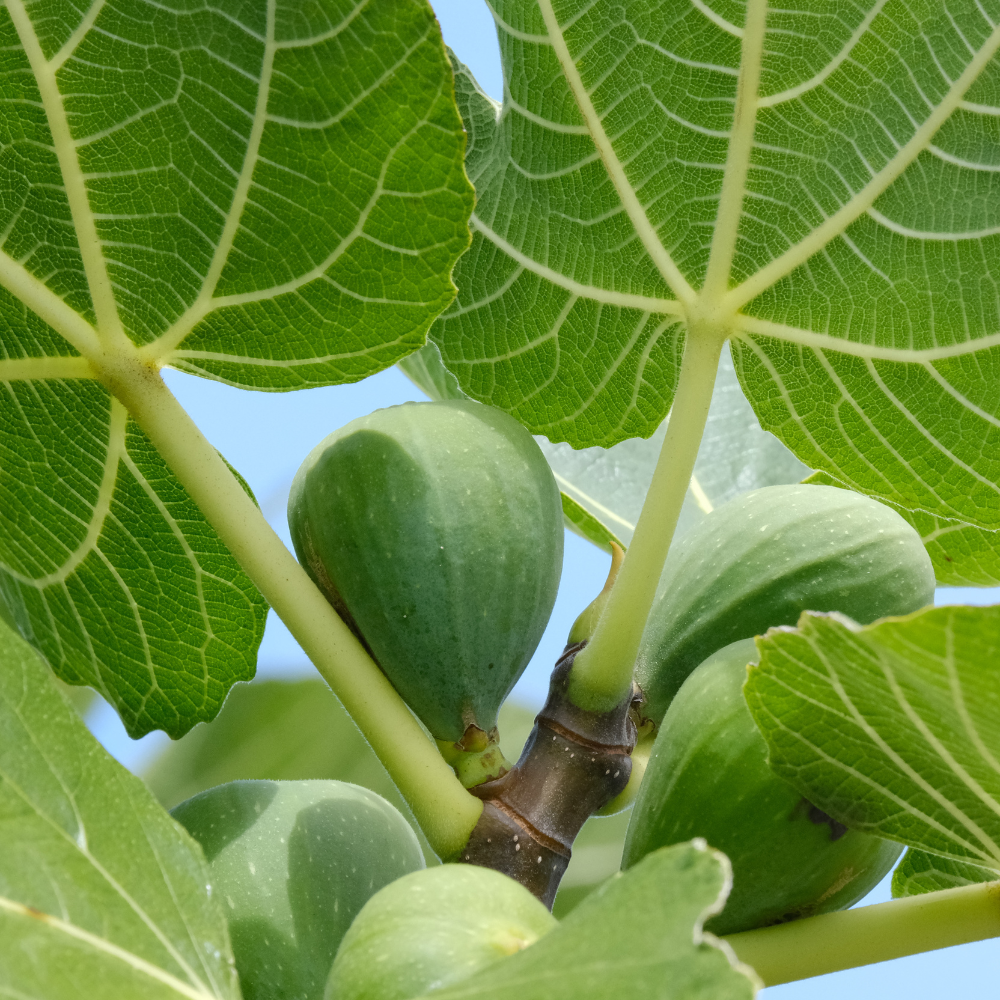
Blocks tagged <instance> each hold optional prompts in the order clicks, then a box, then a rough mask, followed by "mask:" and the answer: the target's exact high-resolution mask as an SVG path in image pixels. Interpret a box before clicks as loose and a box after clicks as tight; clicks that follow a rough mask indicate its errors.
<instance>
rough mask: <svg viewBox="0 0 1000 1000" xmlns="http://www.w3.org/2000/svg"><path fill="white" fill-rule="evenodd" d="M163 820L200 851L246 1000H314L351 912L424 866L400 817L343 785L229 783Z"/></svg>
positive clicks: (374, 799) (366, 793)
mask: <svg viewBox="0 0 1000 1000" xmlns="http://www.w3.org/2000/svg"><path fill="white" fill-rule="evenodd" d="M172 815H173V817H174V819H176V820H177V821H178V822H179V823H180V824H181V825H182V826H183V827H184V828H185V829H186V830H187V831H188V833H190V834H191V836H192V837H194V839H195V840H197V841H198V842H199V843H200V844H201V847H202V850H203V851H204V852H205V857H206V859H207V860H208V867H209V871H210V872H211V877H212V891H213V893H215V895H216V896H217V897H218V899H219V902H220V904H221V906H222V910H223V912H224V913H225V914H226V917H227V919H228V922H229V935H230V937H231V939H232V942H233V954H234V956H235V958H236V969H237V971H238V972H239V975H240V984H241V986H242V990H243V998H244V1000H274V998H278V997H281V998H285V997H287V998H289V1000H291V998H293V997H294V998H296V1000H319V998H320V997H322V996H323V988H324V984H325V983H326V979H327V976H328V974H329V972H330V966H331V965H332V963H333V958H334V955H336V953H337V947H338V946H339V944H340V940H341V938H342V937H343V936H344V933H345V932H346V931H347V928H348V927H349V926H350V924H351V921H352V920H353V919H354V916H355V914H357V913H358V911H359V910H360V909H361V908H362V906H364V904H365V902H367V900H368V898H369V897H370V896H371V895H372V894H373V893H375V892H377V891H378V890H379V889H381V888H382V887H383V886H384V885H387V884H388V883H390V882H392V881H393V880H394V879H397V878H399V877H400V876H401V875H406V874H408V873H410V872H413V871H416V870H417V869H420V868H423V866H424V859H423V855H422V853H421V851H420V845H419V843H418V842H417V838H416V836H415V835H414V833H413V830H412V829H411V828H410V825H409V824H408V823H407V822H406V820H405V819H403V817H402V816H401V815H400V813H399V812H398V811H397V810H396V809H395V808H394V807H393V806H391V805H390V804H389V803H388V802H386V801H385V799H383V798H382V797H381V796H379V795H376V794H375V793H374V792H370V791H368V789H366V788H360V787H359V786H357V785H349V784H347V783H346V782H343V781H233V782H230V783H229V784H227V785H219V786H218V787H217V788H210V789H209V790H208V791H206V792H201V793H200V794H199V795H195V796H194V797H193V798H190V799H188V800H187V801H185V802H182V803H181V804H180V805H178V806H176V807H175V808H174V809H173V810H172Z"/></svg>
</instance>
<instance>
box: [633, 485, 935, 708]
mask: <svg viewBox="0 0 1000 1000" xmlns="http://www.w3.org/2000/svg"><path fill="white" fill-rule="evenodd" d="M933 599H934V568H933V566H932V565H931V560H930V557H929V556H928V555H927V551H926V550H925V549H924V546H923V543H922V542H921V541H920V537H919V536H918V535H917V533H916V532H915V531H914V530H913V528H912V527H910V525H909V524H907V523H906V521H904V520H903V518H901V517H900V516H899V515H898V514H897V513H896V512H895V511H894V510H892V509H891V508H889V507H886V506H885V505H884V504H881V503H879V502H878V501H876V500H872V499H871V498H870V497H865V496H862V495H861V494H859V493H854V492H852V491H850V490H841V489H837V488H835V487H832V486H807V485H803V484H796V485H793V486H768V487H765V488H764V489H760V490H754V491H753V492H752V493H746V494H744V495H743V496H740V497H737V498H736V499H735V500H731V501H730V502H729V503H727V504H724V505H723V506H721V507H719V508H717V509H716V510H714V511H713V512H712V513H711V514H709V516H708V517H706V518H705V520H704V521H702V522H701V523H700V524H699V525H698V526H697V527H695V528H693V529H692V530H691V531H689V532H688V533H687V534H686V535H684V536H683V537H681V538H680V539H678V541H677V542H675V543H674V545H673V546H672V547H671V549H670V555H669V556H668V558H667V563H666V565H665V566H664V568H663V575H662V576H661V577H660V585H659V588H658V590H657V595H656V600H655V602H654V604H653V608H652V610H651V611H650V615H649V621H648V623H647V625H646V631H645V633H644V634H643V638H642V645H641V647H640V650H639V659H638V662H637V664H636V681H637V682H638V683H639V686H640V687H641V688H642V690H643V693H644V694H645V696H646V699H647V704H646V706H645V708H644V712H645V714H646V715H647V716H648V717H649V718H651V719H653V720H654V721H655V722H659V720H660V719H662V718H663V713H664V712H665V711H666V709H667V706H668V705H669V704H670V701H671V699H672V698H673V697H674V695H675V694H676V693H677V690H678V689H679V688H680V686H681V684H682V683H684V679H685V678H686V677H687V676H688V674H690V673H691V671H692V670H694V668H695V667H696V666H697V665H698V664H699V663H701V662H702V660H704V659H706V658H707V657H708V656H710V655H711V654H712V653H714V652H715V651H716V650H718V649H721V648H722V647H723V646H725V645H728V644H729V643H731V642H735V641H736V640H738V639H746V638H749V637H751V636H754V635H760V634H763V633H764V632H766V631H767V630H768V629H769V628H773V627H776V626H778V625H794V624H795V623H796V622H797V621H798V618H799V615H801V614H802V612H803V611H840V612H842V613H843V614H846V615H847V616H848V617H850V618H853V619H854V620H855V621H857V622H860V623H861V624H863V625H867V624H869V623H871V622H873V621H875V619H877V618H884V617H886V616H888V615H905V614H909V613H910V612H912V611H916V610H917V609H918V608H921V607H923V606H924V605H926V604H930V603H931V602H932V601H933Z"/></svg>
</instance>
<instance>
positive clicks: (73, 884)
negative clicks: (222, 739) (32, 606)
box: [0, 622, 240, 1000]
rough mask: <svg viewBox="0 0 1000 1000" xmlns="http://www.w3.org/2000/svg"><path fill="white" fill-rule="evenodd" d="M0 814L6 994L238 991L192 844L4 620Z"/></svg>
mask: <svg viewBox="0 0 1000 1000" xmlns="http://www.w3.org/2000/svg"><path fill="white" fill-rule="evenodd" d="M0 815H2V816H3V850H2V851H0V941H2V942H3V945H2V946H0V983H2V984H3V985H2V988H0V991H2V992H3V993H4V994H5V995H8V996H19V997H28V996H32V997H45V1000H77V998H79V997H83V996H93V997H97V996H100V997H107V998H118V997H128V998H129V1000H166V998H176V997H186V998H188V1000H238V998H239V996H240V991H239V986H238V985H237V981H236V974H235V971H234V969H233V957H232V951H231V949H230V945H229V936H228V934H227V931H226V923H225V920H224V918H223V915H222V912H221V910H220V908H219V905H218V903H217V901H216V900H215V899H213V898H212V893H211V890H210V887H209V882H210V879H209V875H208V868H207V866H206V864H205V860H204V857H203V855H202V852H201V851H200V850H199V849H198V847H197V845H196V844H195V842H194V841H193V840H192V839H191V838H190V837H188V836H187V834H185V833H184V831H183V830H182V829H181V828H180V826H178V824H176V823H175V822H174V821H173V820H171V819H170V817H169V816H168V815H167V814H166V813H165V812H164V811H163V809H162V808H161V807H160V806H159V805H157V803H156V800H155V799H154V798H153V796H152V795H151V794H150V792H149V790H148V789H147V788H146V786H145V785H144V784H143V783H142V782H141V781H140V780H139V779H138V778H136V777H134V776H133V775H131V774H129V773H128V771H126V770H125V768H123V767H122V766H121V765H120V764H118V763H117V762H115V761H114V760H112V759H111V757H109V756H108V754H107V753H106V752H105V751H104V750H103V749H102V748H101V747H100V745H99V744H98V743H97V741H96V740H95V739H94V737H93V736H91V735H90V733H88V732H87V729H86V727H85V726H84V724H83V722H82V721H81V720H80V718H79V716H78V715H77V712H76V710H75V709H74V708H73V706H72V704H71V703H70V702H69V700H68V699H67V698H65V697H64V696H63V695H62V694H61V693H60V691H59V688H58V686H57V682H56V681H55V679H54V678H53V677H52V675H51V673H50V672H49V670H48V669H47V668H46V667H45V666H44V665H43V664H42V663H41V662H40V660H39V658H38V656H37V655H36V654H35V653H34V652H33V651H32V649H31V648H30V647H29V646H28V645H27V643H25V642H24V641H23V640H21V639H19V638H17V637H16V636H15V635H14V634H13V633H12V632H11V631H10V630H9V629H8V628H7V626H5V625H4V624H3V623H2V622H0Z"/></svg>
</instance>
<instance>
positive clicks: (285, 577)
mask: <svg viewBox="0 0 1000 1000" xmlns="http://www.w3.org/2000/svg"><path fill="white" fill-rule="evenodd" d="M102 360H103V362H104V363H103V364H99V369H100V371H101V374H102V376H103V381H104V383H105V384H106V385H107V386H108V387H109V388H110V389H111V391H112V392H113V393H114V394H115V395H116V396H117V397H118V399H120V400H121V402H122V403H124V404H125V406H126V407H127V408H128V410H129V412H130V413H131V414H132V416H133V417H134V418H135V420H136V421H137V422H138V424H139V426H140V427H142V429H143V430H144V431H145V432H146V434H147V435H148V436H149V438H150V439H151V440H152V442H153V444H154V445H155V446H156V448H157V450H158V451H159V453H160V454H161V455H162V456H163V458H164V460H165V461H166V462H167V464H168V465H169V466H170V468H171V469H172V470H173V472H174V474H175V475H176V476H177V478H178V479H179V480H180V481H181V483H182V484H183V485H184V488H185V489H186V490H187V491H188V493H189V494H190V495H191V497H192V499H193V500H194V501H195V503H196V504H197V505H198V506H199V508H200V509H201V511H202V513H203V514H204V515H205V517H206V518H207V520H208V523H209V524H211V525H212V527H213V528H214V529H215V531H216V532H217V533H218V535H219V537H220V538H221V539H222V541H223V542H224V543H225V545H226V546H227V547H228V548H229V551H230V552H232V554H233V556H234V557H235V558H236V560H237V561H238V562H239V564H240V565H241V566H242V567H243V569H244V570H245V571H246V573H247V575H248V576H249V577H250V579H251V580H252V581H253V582H254V584H255V585H256V586H257V588H258V589H259V590H260V592H261V593H262V594H263V595H264V597H265V598H266V599H267V601H268V602H269V603H270V605H271V607H272V608H274V610H275V611H276V612H277V613H278V615H279V616H280V617H281V619H282V621H283V622H284V623H285V624H286V625H287V626H288V628H289V631H290V632H291V633H292V635H294V636H295V638H296V639H297V640H298V642H299V645H300V646H301V647H302V648H303V650H305V652H306V655H307V656H308V657H309V658H310V660H312V662H313V663H314V664H315V666H316V669H317V670H318V671H319V672H320V674H322V675H323V677H324V679H325V680H326V682H327V683H328V684H329V685H330V687H331V688H332V689H333V692H334V694H336V696H337V697H338V698H339V699H340V701H341V702H342V703H343V705H344V708H346V709H347V711H348V712H349V713H350V715H351V717H352V718H353V719H354V721H355V723H357V725H358V728H359V729H360V730H361V732H362V733H363V734H364V736H365V738H366V739H367V740H368V742H369V743H370V744H371V745H372V749H373V750H374V751H375V753H376V755H377V756H378V758H379V760H380V761H381V762H382V764H383V765H384V766H385V768H386V770H387V771H388V772H389V774H390V775H391V776H392V779H393V781H395V782H396V784H397V785H398V786H399V789H400V791H401V792H402V793H403V796H404V798H405V799H406V801H407V802H408V803H409V806H410V808H411V809H412V810H413V813H414V815H415V816H416V819H417V822H418V823H419V824H420V826H421V828H422V829H423V831H424V833H425V834H426V835H427V839H428V841H430V844H431V846H432V847H433V848H434V850H435V851H436V852H437V853H438V854H439V855H440V856H441V857H442V858H451V857H454V856H456V855H457V854H458V852H459V851H460V850H461V849H462V847H463V846H464V845H465V843H466V841H467V840H468V838H469V834H470V833H471V832H472V829H473V828H474V827H475V825H476V823H477V822H478V820H479V816H480V814H481V812H482V808H483V806H482V803H481V802H480V801H479V800H478V799H476V798H474V797H473V796H472V795H470V794H469V793H468V792H467V791H466V790H465V789H464V788H463V787H462V785H461V783H460V782H459V781H458V779H457V778H456V777H455V774H454V772H453V771H452V769H451V768H450V767H449V766H448V764H447V763H446V762H445V760H444V758H443V757H442V756H441V754H440V753H439V752H438V749H437V747H436V746H435V745H434V743H433V742H432V741H431V740H430V739H429V738H428V737H427V736H426V735H425V734H424V732H423V730H422V729H421V728H420V725H419V723H418V722H417V720H416V718H415V717H414V716H413V714H412V713H411V712H410V710H409V709H408V708H407V707H406V704H405V703H404V702H403V700H402V699H401V698H400V697H399V695H398V694H397V693H396V691H395V689H394V688H393V687H392V685H391V684H390V683H389V681H388V680H387V679H386V677H385V675H384V674H383V673H382V671H381V670H379V668H378V667H377V666H376V664H375V663H374V661H373V660H372V659H371V657H369V656H368V654H367V653H366V652H365V650H364V648H363V647H362V646H361V644H360V643H359V642H358V641H357V639H355V638H354V635H353V634H352V633H351V631H350V629H348V628H347V626H346V625H345V624H344V623H343V621H342V620H341V619H340V618H339V617H338V615H337V613H336V612H335V611H334V610H333V608H332V607H331V606H330V604H329V603H328V602H327V600H326V598H325V597H324V596H323V595H322V594H321V593H320V591H319V590H318V589H317V588H316V586H315V585H314V584H313V582H312V581H311V580H310V579H309V577H308V576H307V575H306V573H305V571H304V570H303V569H302V567H301V566H300V565H299V564H298V562H297V561H296V560H295V557H294V556H293V555H292V554H291V553H290V552H289V551H288V549H287V548H286V547H285V545H284V543H283V542H282V541H281V539H280V538H279V537H278V536H277V534H275V532H274V530H273V529H272V528H271V526H270V525H269V524H268V523H267V521H266V520H265V519H264V516H263V514H261V512H260V510H259V509H258V508H257V506H256V505H255V504H254V503H253V501H252V500H251V499H250V497H248V496H247V494H246V492H245V491H244V490H243V488H242V487H241V486H240V484H239V482H238V481H237V480H236V478H235V477H234V476H233V475H232V473H231V472H230V471H229V469H228V467H227V466H226V464H225V462H224V461H223V460H222V458H221V457H220V455H219V453H218V452H217V451H216V450H215V448H213V447H212V445H211V444H210V443H209V442H208V441H207V440H206V439H205V437H204V435H203V434H202V433H201V431H200V430H199V429H198V427H197V425H196V424H195V423H194V421H193V420H192V419H191V418H190V416H188V414H187V412H186V411H185V410H184V408H183V407H182V406H181V405H180V403H179V402H178V401H177V400H176V399H175V398H174V396H173V395H172V394H171V392H170V390H169V389H167V387H166V385H165V384H164V383H163V380H162V379H161V378H160V376H159V374H158V373H157V372H156V371H155V370H154V369H152V368H148V367H145V366H143V365H141V364H139V363H138V362H137V361H136V360H135V359H134V357H130V356H128V355H126V354H123V355H120V356H118V357H105V358H104V359H102Z"/></svg>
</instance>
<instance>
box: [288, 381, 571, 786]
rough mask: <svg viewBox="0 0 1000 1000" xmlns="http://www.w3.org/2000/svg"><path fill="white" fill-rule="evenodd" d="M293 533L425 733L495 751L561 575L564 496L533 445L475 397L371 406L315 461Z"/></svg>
mask: <svg viewBox="0 0 1000 1000" xmlns="http://www.w3.org/2000/svg"><path fill="white" fill-rule="evenodd" d="M288 522H289V526H290V528H291V533H292V541H293V542H294V544H295V551H296V553H297V555H298V557H299V560H300V562H301V563H302V564H303V566H305V567H306V569H307V571H308V572H309V574H310V575H311V576H312V578H313V579H314V580H315V581H316V583H317V584H318V585H319V586H320V587H321V588H322V589H323V591H324V592H325V593H326V595H327V597H328V599H329V600H330V601H331V603H332V604H333V605H334V606H335V607H336V608H337V609H338V611H340V613H341V614H342V616H343V617H344V618H345V620H346V621H347V622H348V624H349V625H351V627H352V628H353V629H354V630H355V632H356V634H357V635H358V636H359V637H360V638H361V639H362V641H363V642H364V643H365V644H366V645H367V646H368V648H369V649H370V651H371V653H372V655H373V657H374V659H375V660H376V661H377V662H378V664H379V666H380V667H381V668H382V670H383V671H384V672H385V674H386V676H387V677H388V678H389V680H390V681H391V682H392V684H393V685H394V686H395V688H396V690H397V691H399V693H400V694H401V695H402V697H403V699H404V700H405V701H406V702H407V703H408V704H409V706H410V707H411V708H412V709H413V711H414V712H416V714H417V715H418V716H419V718H420V719H421V721H422V722H423V723H424V725H426V726H427V728H428V729H429V730H430V731H431V733H432V734H433V735H434V737H435V738H436V739H438V740H439V741H442V742H446V743H451V744H454V745H456V746H455V747H454V749H455V750H458V751H467V750H472V749H476V750H477V752H479V751H481V750H482V746H480V744H482V745H483V746H489V747H493V746H495V740H491V738H490V733H491V731H492V730H493V729H494V727H495V726H496V721H497V712H498V710H499V708H500V705H501V704H502V703H503V701H504V699H505V698H506V697H507V694H508V693H509V692H510V689H511V688H512V687H513V686H514V683H515V681H516V680H517V678H518V677H519V676H520V674H521V672H522V671H523V670H524V668H525V666H526V665H527V663H528V660H529V659H530V658H531V654H532V653H533V652H534V649H535V646H536V645H537V644H538V640H539V639H540V638H541V636H542V632H543V631H544V629H545V625H546V623H547V621H548V618H549V615H550V613H551V611H552V606H553V603H554V602H555V596H556V589H557V587H558V583H559V574H560V570H561V568H562V545H563V527H562V504H561V501H560V498H559V490H558V487H557V486H556V483H555V479H554V477H553V475H552V472H551V470H550V469H549V466H548V463H547V462H546V461H545V457H544V456H543V455H542V452H541V450H540V449H539V448H538V445H537V444H535V442H534V440H533V439H532V437H531V435H530V434H529V433H528V432H527V431H526V430H525V429H524V428H523V427H522V426H521V425H520V424H519V423H517V421H515V420H514V419H513V418H512V417H510V416H508V415H507V414H505V413H501V412H500V411H499V410H495V409H492V408H491V407H489V406H484V405H482V404H481V403H476V402H473V401H472V400H448V401H443V402H435V403H405V404H403V405H402V406H393V407H390V408H388V409H384V410H377V411H376V412H375V413H372V414H371V415H369V416H367V417H362V418H361V419H359V420H355V421H353V422H351V423H349V424H347V426H345V427H342V428H341V429H340V430H338V431H335V432H334V433H333V434H331V435H330V436H329V437H327V438H326V439H324V440H323V441H322V442H321V443H320V444H319V445H318V446H317V447H316V448H314V449H313V451H312V452H311V453H310V454H309V456H308V458H306V460H305V462H304V463H303V465H302V467H301V468H300V469H299V471H298V474H297V475H296V477H295V481H294V482H293V484H292V491H291V496H290V498H289V501H288ZM456 767H457V765H456ZM457 769H458V768H457ZM486 776H487V777H488V776H489V775H486ZM477 780H483V779H482V776H479V777H478V778H477Z"/></svg>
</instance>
